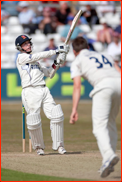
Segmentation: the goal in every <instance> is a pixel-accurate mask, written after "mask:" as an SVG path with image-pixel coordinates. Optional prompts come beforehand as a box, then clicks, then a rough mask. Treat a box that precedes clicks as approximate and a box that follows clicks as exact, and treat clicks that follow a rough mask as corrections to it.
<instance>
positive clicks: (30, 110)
mask: <svg viewBox="0 0 122 182" xmlns="http://www.w3.org/2000/svg"><path fill="white" fill-rule="evenodd" d="M55 54H56V51H55V50H50V51H44V52H41V53H36V54H26V53H21V54H19V55H18V58H17V68H18V70H19V74H20V77H21V85H22V103H23V105H24V107H25V110H26V112H27V122H26V123H27V128H28V131H29V135H30V136H31V139H32V147H33V149H38V148H39V147H40V148H42V149H44V142H43V132H42V126H41V117H39V115H40V108H43V111H44V113H45V115H46V117H47V118H48V119H50V120H51V123H50V125H51V124H52V123H53V125H54V126H53V129H51V136H53V137H52V141H53V145H52V148H53V149H54V150H57V149H58V147H59V146H63V145H64V142H63V120H64V116H63V112H62V109H61V106H59V105H56V103H55V101H54V99H53V97H52V95H51V94H50V91H49V89H48V88H47V87H46V86H45V81H44V76H46V77H50V78H52V77H53V76H54V74H55V72H56V70H57V68H58V66H55V67H56V68H53V67H50V68H46V67H44V66H41V64H40V60H41V59H43V58H47V57H50V56H52V55H55ZM53 66H54V65H53ZM56 109H57V110H56ZM57 122H58V123H57ZM50 128H51V127H50ZM54 129H55V130H54Z"/></svg>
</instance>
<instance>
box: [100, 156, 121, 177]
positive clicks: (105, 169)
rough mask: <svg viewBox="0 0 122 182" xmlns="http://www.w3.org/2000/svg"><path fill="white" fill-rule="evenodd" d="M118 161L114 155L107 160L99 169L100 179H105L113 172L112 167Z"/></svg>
mask: <svg viewBox="0 0 122 182" xmlns="http://www.w3.org/2000/svg"><path fill="white" fill-rule="evenodd" d="M118 161H119V157H118V156H116V155H114V156H113V157H111V158H110V159H109V160H107V161H106V162H105V163H104V164H103V165H102V167H101V169H100V173H101V175H100V176H101V177H102V178H104V177H107V176H108V175H109V174H110V173H111V172H113V171H114V168H113V167H114V165H116V164H117V163H118Z"/></svg>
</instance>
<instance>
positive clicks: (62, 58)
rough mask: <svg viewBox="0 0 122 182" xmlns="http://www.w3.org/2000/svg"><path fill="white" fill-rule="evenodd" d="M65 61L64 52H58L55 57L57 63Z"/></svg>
mask: <svg viewBox="0 0 122 182" xmlns="http://www.w3.org/2000/svg"><path fill="white" fill-rule="evenodd" d="M65 61H66V53H60V54H59V56H58V57H57V63H58V64H64V63H65Z"/></svg>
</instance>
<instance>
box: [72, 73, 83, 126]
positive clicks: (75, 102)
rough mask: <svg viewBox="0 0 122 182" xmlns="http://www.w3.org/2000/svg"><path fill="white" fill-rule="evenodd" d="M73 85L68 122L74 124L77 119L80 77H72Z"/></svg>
mask: <svg viewBox="0 0 122 182" xmlns="http://www.w3.org/2000/svg"><path fill="white" fill-rule="evenodd" d="M73 81H74V86H73V96H72V99H73V103H72V113H71V116H70V124H75V122H76V121H77V120H78V112H77V108H78V103H79V100H80V93H81V77H80V76H77V77H75V78H74V79H73Z"/></svg>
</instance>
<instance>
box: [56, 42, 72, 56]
mask: <svg viewBox="0 0 122 182" xmlns="http://www.w3.org/2000/svg"><path fill="white" fill-rule="evenodd" d="M69 48H70V47H69V45H66V44H63V45H59V46H58V48H57V49H56V50H55V51H56V54H59V53H63V52H64V53H66V54H68V52H69Z"/></svg>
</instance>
